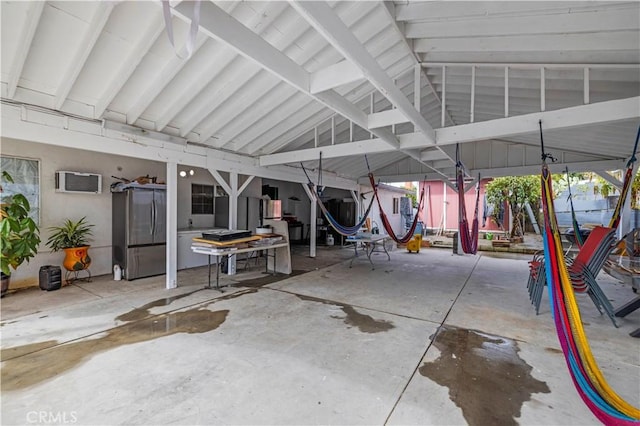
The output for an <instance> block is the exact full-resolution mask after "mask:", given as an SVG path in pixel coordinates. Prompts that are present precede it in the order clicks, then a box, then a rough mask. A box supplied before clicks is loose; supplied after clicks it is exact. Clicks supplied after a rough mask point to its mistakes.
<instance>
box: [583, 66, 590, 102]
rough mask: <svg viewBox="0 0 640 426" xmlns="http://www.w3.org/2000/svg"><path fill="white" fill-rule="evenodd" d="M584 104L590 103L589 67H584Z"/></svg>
mask: <svg viewBox="0 0 640 426" xmlns="http://www.w3.org/2000/svg"><path fill="white" fill-rule="evenodd" d="M583 79H584V104H585V105H587V104H588V103H589V68H587V67H585V68H584V74H583Z"/></svg>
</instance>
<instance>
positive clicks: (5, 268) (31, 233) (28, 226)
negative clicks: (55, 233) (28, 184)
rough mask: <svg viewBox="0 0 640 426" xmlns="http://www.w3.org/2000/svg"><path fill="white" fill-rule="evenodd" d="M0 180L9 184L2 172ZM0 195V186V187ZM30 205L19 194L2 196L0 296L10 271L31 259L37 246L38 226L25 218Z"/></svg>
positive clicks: (4, 173)
mask: <svg viewBox="0 0 640 426" xmlns="http://www.w3.org/2000/svg"><path fill="white" fill-rule="evenodd" d="M2 181H3V182H8V183H13V178H12V177H11V175H9V173H7V172H6V171H3V172H2ZM0 192H2V187H1V186H0ZM30 211H31V206H30V205H29V201H28V200H27V198H26V197H25V196H24V195H23V194H13V195H9V196H7V197H2V202H1V203H0V215H1V219H0V235H1V241H2V258H1V261H2V262H1V263H2V265H1V268H2V272H1V274H0V275H1V278H2V295H1V297H4V295H5V294H6V292H7V290H8V289H9V279H10V277H11V269H10V268H12V269H13V270H16V269H17V268H18V266H20V265H21V264H22V263H23V262H24V261H25V260H26V261H27V262H29V259H31V258H32V257H34V256H35V255H36V253H37V252H38V246H39V245H40V235H39V229H38V225H36V223H35V221H34V220H33V219H32V218H31V217H29V212H30Z"/></svg>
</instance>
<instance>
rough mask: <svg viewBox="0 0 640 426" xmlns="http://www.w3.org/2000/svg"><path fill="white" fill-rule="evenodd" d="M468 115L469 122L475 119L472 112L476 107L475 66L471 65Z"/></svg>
mask: <svg viewBox="0 0 640 426" xmlns="http://www.w3.org/2000/svg"><path fill="white" fill-rule="evenodd" d="M469 109H470V111H471V112H470V116H469V122H470V123H473V122H474V121H475V119H474V118H475V117H474V113H475V109H476V67H475V66H472V67H471V105H470V106H469Z"/></svg>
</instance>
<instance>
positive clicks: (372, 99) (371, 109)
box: [369, 92, 375, 139]
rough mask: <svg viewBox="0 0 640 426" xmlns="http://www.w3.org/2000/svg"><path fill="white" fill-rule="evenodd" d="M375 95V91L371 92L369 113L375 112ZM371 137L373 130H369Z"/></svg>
mask: <svg viewBox="0 0 640 426" xmlns="http://www.w3.org/2000/svg"><path fill="white" fill-rule="evenodd" d="M374 95H375V92H371V95H369V114H373V103H374ZM369 137H370V138H371V139H373V132H369Z"/></svg>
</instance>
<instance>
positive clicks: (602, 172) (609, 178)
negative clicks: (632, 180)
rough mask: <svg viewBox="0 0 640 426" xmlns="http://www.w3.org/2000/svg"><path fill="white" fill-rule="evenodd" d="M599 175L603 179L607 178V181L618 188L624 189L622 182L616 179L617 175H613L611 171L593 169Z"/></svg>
mask: <svg viewBox="0 0 640 426" xmlns="http://www.w3.org/2000/svg"><path fill="white" fill-rule="evenodd" d="M609 170H613V169H609ZM593 171H594V172H595V173H596V174H597V175H598V176H600V177H601V178H602V179H604V180H606V181H607V182H609V183H610V184H611V185H613V186H615V187H616V188H618V190H621V189H622V182H620V181H619V180H618V179H616V178H615V177H613V176H611V175H610V174H609V173H607V171H605V170H593Z"/></svg>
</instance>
